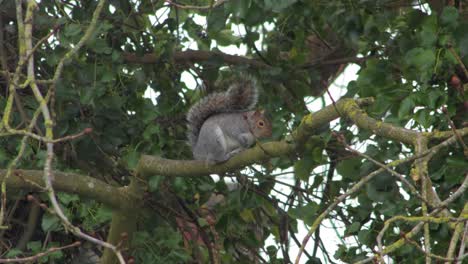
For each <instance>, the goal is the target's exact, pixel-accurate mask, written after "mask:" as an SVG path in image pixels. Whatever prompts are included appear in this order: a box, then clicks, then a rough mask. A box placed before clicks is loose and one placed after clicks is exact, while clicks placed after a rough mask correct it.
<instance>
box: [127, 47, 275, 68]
mask: <svg viewBox="0 0 468 264" xmlns="http://www.w3.org/2000/svg"><path fill="white" fill-rule="evenodd" d="M122 57H123V59H124V61H125V62H127V63H140V64H154V63H160V62H162V61H163V59H162V58H161V57H160V56H157V55H155V54H152V53H147V54H144V55H143V56H139V55H137V54H135V53H130V52H126V53H123V55H122ZM171 59H172V60H174V61H175V62H176V63H179V64H184V63H202V62H210V61H216V60H221V61H223V62H225V63H227V64H233V65H236V64H241V65H242V64H247V65H250V66H254V67H257V68H269V67H270V66H269V65H268V64H265V63H264V62H262V61H260V60H256V59H249V58H246V57H242V56H236V55H229V54H225V53H222V52H219V51H205V50H186V51H175V52H174V54H173V57H172V58H171Z"/></svg>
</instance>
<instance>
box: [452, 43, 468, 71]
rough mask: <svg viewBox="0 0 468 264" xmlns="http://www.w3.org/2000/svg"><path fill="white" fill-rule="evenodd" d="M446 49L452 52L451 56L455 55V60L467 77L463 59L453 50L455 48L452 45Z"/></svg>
mask: <svg viewBox="0 0 468 264" xmlns="http://www.w3.org/2000/svg"><path fill="white" fill-rule="evenodd" d="M448 49H449V51H450V52H451V53H452V55H453V57H455V59H456V60H457V62H458V64H459V65H460V67H461V68H462V69H463V73H464V74H465V78H468V70H467V69H466V67H465V64H463V61H462V60H461V58H460V56H458V54H457V52H456V51H455V49H454V48H453V47H452V46H450V47H449V48H448Z"/></svg>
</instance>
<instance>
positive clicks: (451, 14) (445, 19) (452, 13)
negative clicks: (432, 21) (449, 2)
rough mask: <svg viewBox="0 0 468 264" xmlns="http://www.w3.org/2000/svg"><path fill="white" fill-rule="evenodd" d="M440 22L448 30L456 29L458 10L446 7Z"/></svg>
mask: <svg viewBox="0 0 468 264" xmlns="http://www.w3.org/2000/svg"><path fill="white" fill-rule="evenodd" d="M440 22H441V23H442V25H444V26H446V27H448V28H452V29H453V28H456V27H457V25H458V10H457V9H456V8H455V7H453V6H446V7H444V10H443V11H442V14H441V15H440Z"/></svg>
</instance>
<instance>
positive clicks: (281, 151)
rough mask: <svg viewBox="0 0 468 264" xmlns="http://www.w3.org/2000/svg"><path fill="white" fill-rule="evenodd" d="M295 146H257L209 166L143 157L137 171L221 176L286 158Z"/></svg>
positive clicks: (164, 174) (191, 161) (280, 142)
mask: <svg viewBox="0 0 468 264" xmlns="http://www.w3.org/2000/svg"><path fill="white" fill-rule="evenodd" d="M294 150H295V145H294V144H290V143H287V142H286V141H275V142H268V143H264V144H261V145H260V146H259V145H257V146H255V147H253V148H250V149H247V150H245V151H243V152H242V153H240V154H239V155H236V156H235V157H233V158H231V159H229V160H228V161H227V162H225V163H221V164H217V165H213V166H209V165H207V164H205V163H203V162H200V161H196V160H170V159H164V158H160V157H157V156H148V155H143V156H142V157H141V158H140V162H139V164H138V169H137V171H138V172H139V173H140V174H141V175H146V176H148V175H163V176H201V175H208V174H220V173H224V172H227V171H232V170H235V169H241V168H243V167H245V166H247V165H250V164H252V163H254V162H255V161H260V160H266V159H269V158H271V157H278V156H284V155H288V154H291V153H293V152H294Z"/></svg>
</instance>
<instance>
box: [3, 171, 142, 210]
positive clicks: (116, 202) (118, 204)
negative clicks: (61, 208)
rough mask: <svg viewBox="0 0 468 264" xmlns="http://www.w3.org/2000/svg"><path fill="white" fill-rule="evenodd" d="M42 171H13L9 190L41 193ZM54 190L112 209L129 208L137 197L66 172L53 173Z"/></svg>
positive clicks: (98, 181)
mask: <svg viewBox="0 0 468 264" xmlns="http://www.w3.org/2000/svg"><path fill="white" fill-rule="evenodd" d="M43 174H44V171H42V170H14V171H13V175H11V176H10V177H8V179H6V182H7V185H8V187H9V188H13V189H21V190H31V191H43V190H44V189H42V187H41V186H43V184H44V183H43V179H42V176H43ZM5 175H6V170H0V180H3V179H4V177H5ZM53 186H54V189H56V190H57V191H61V192H67V193H75V194H78V195H79V196H80V197H84V198H89V199H93V200H96V201H99V202H101V203H104V204H106V205H107V206H110V207H112V208H119V209H122V208H126V207H131V206H132V205H133V204H134V203H133V201H134V199H136V198H137V197H136V196H134V195H132V194H131V193H130V192H127V191H126V188H125V187H124V188H117V187H114V186H112V185H109V184H107V183H105V182H102V181H100V180H97V179H95V178H92V177H89V176H85V175H81V174H76V173H67V172H57V171H55V172H54V180H53Z"/></svg>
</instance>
